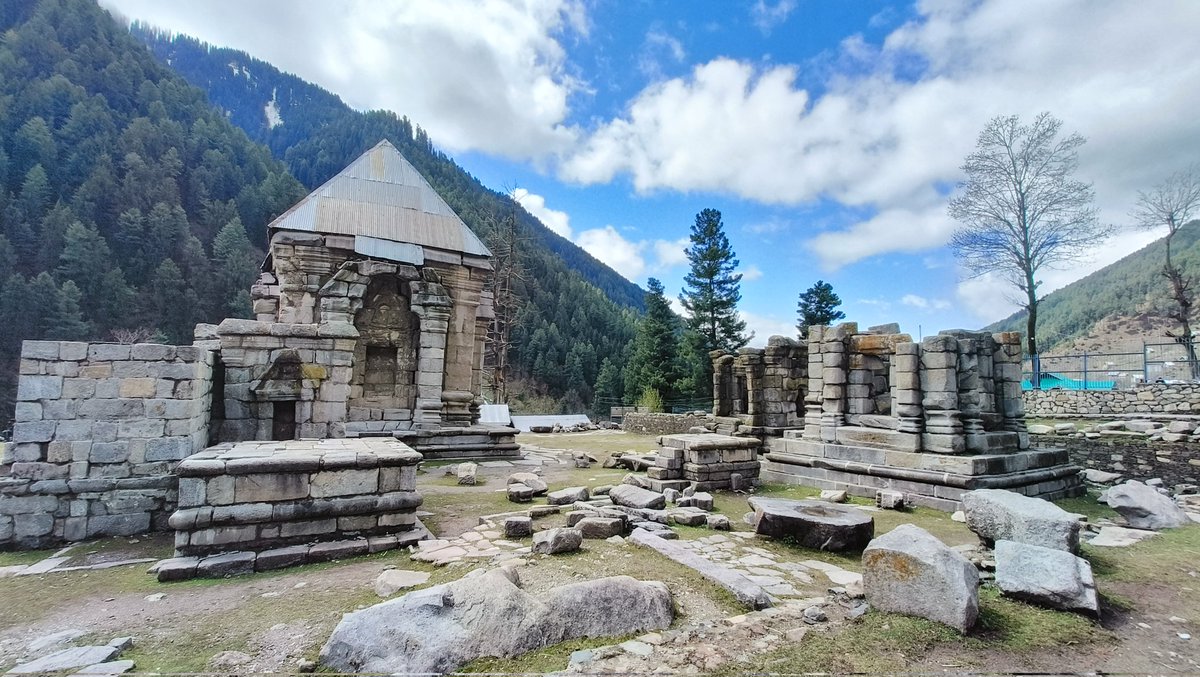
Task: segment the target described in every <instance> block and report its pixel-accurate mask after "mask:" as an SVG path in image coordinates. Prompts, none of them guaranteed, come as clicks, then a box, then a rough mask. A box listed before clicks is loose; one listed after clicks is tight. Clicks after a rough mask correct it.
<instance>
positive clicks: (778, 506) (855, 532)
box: [750, 496, 875, 552]
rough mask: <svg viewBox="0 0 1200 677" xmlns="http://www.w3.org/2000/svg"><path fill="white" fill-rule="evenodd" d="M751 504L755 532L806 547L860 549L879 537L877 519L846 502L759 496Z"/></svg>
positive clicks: (831, 549) (839, 550)
mask: <svg viewBox="0 0 1200 677" xmlns="http://www.w3.org/2000/svg"><path fill="white" fill-rule="evenodd" d="M750 507H751V508H754V531H755V533H758V534H762V535H763V536H770V537H771V538H779V539H787V540H791V541H793V542H795V543H796V544H797V545H801V546H804V547H806V548H813V549H815V550H828V551H832V552H844V551H848V550H854V551H857V550H862V549H863V548H865V547H867V543H869V542H870V541H871V539H872V538H874V537H875V520H874V518H872V517H871V516H870V515H868V514H867V513H865V512H863V511H861V510H858V509H856V508H852V507H850V506H846V505H837V504H834V503H828V502H826V501H796V500H790V499H786V498H760V497H757V496H755V497H753V498H751V499H750Z"/></svg>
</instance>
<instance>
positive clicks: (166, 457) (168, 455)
mask: <svg viewBox="0 0 1200 677" xmlns="http://www.w3.org/2000/svg"><path fill="white" fill-rule="evenodd" d="M191 453H192V442H191V440H190V439H189V438H187V437H159V438H155V439H150V440H147V441H146V460H147V461H152V462H153V461H179V460H182V459H185V458H187V457H188V456H189V455H190V454H191Z"/></svg>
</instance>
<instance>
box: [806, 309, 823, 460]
mask: <svg viewBox="0 0 1200 677" xmlns="http://www.w3.org/2000/svg"><path fill="white" fill-rule="evenodd" d="M828 329H829V328H828V327H809V328H808V392H807V393H805V395H804V439H807V440H812V441H814V442H816V441H819V440H820V439H821V403H822V402H823V393H824V388H825V381H824V380H823V378H822V375H823V373H824V353H823V352H822V346H823V345H824V341H825V332H826V331H827V330H828Z"/></svg>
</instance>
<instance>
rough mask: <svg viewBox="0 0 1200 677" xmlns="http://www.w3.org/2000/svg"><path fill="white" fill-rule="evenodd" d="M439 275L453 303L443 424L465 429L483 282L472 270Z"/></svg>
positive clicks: (447, 342)
mask: <svg viewBox="0 0 1200 677" xmlns="http://www.w3.org/2000/svg"><path fill="white" fill-rule="evenodd" d="M439 272H440V274H441V281H442V284H443V285H445V287H446V290H447V292H448V293H449V295H450V298H451V302H452V305H451V307H450V319H449V329H448V333H447V335H446V353H445V360H444V369H445V375H446V378H445V382H444V385H443V392H442V404H443V408H442V423H444V424H446V425H451V426H466V425H470V424H471V418H472V415H471V406H472V404H473V402H474V400H475V391H472V389H471V386H472V381H473V380H474V377H475V369H476V360H475V353H476V341H475V330H476V327H477V326H478V320H479V317H478V316H479V303H480V295H481V293H482V291H483V280H482V278H475V277H473V276H472V275H471V272H472V271H471V270H470V269H468V268H463V267H459V268H454V269H451V270H445V271H439Z"/></svg>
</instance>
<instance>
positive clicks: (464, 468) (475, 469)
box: [454, 462, 479, 487]
mask: <svg viewBox="0 0 1200 677" xmlns="http://www.w3.org/2000/svg"><path fill="white" fill-rule="evenodd" d="M454 474H455V475H456V476H457V477H458V483H459V484H461V485H463V486H470V487H473V486H475V482H476V481H477V476H478V474H479V466H478V465H477V464H475V463H470V462H468V463H459V464H458V466H457V467H456V468H455V471H454Z"/></svg>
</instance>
